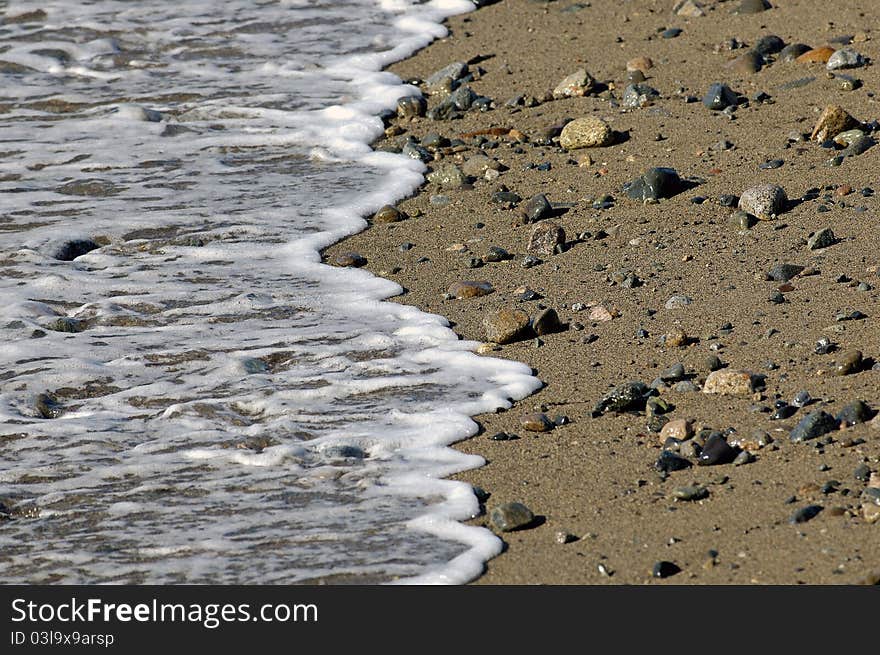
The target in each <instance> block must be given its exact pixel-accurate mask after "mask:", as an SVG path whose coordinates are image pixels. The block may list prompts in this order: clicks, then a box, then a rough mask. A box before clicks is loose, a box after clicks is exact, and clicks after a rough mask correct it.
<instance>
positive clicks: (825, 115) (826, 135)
mask: <svg viewBox="0 0 880 655" xmlns="http://www.w3.org/2000/svg"><path fill="white" fill-rule="evenodd" d="M858 126H859V122H858V121H857V120H856V119H855V118H853V117H852V116H850V114H849V113H848V112H847V111H846V110H845V109H844V108H843V107H841V106H840V105H828V106H827V107H825V109H823V110H822V113H821V114H819V118H818V120H817V121H816V125H815V127H814V128H813V131H812V132H811V133H810V140H811V141H815V142H817V143H822V142H824V141H827V140H828V139H833V138H834V137H835V136H837V135H838V134H840V133H841V132H845V131H847V130H851V129H853V128H856V127H858Z"/></svg>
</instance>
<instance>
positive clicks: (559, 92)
mask: <svg viewBox="0 0 880 655" xmlns="http://www.w3.org/2000/svg"><path fill="white" fill-rule="evenodd" d="M595 87H596V80H595V79H593V76H592V75H590V74H589V73H588V72H587V71H586V70H585V69H583V68H581V69H578V70H577V71H575V72H574V73H572V74H571V75H569V76H568V77H566V78H565V79H564V80H562V81H561V82H560V83H559V84H558V85H557V86H556V88H555V89H553V97H554V98H557V99H558V98H566V97H571V96H575V97H577V96H585V95H589V94H590V92H592V91H593V89H594V88H595Z"/></svg>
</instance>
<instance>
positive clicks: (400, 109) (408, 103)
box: [397, 96, 428, 118]
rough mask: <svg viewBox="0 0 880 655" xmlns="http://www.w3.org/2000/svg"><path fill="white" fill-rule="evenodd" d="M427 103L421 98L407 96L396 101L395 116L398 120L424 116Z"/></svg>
mask: <svg viewBox="0 0 880 655" xmlns="http://www.w3.org/2000/svg"><path fill="white" fill-rule="evenodd" d="M427 109H428V103H427V102H426V101H425V99H424V98H423V97H422V96H407V97H405V98H400V99H399V100H398V101H397V115H398V116H399V117H400V118H414V117H416V116H424V115H425V111H426V110H427Z"/></svg>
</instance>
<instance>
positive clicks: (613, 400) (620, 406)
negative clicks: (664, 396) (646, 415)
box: [593, 382, 649, 418]
mask: <svg viewBox="0 0 880 655" xmlns="http://www.w3.org/2000/svg"><path fill="white" fill-rule="evenodd" d="M648 393H649V389H648V387H647V386H646V385H645V384H644V383H643V382H627V383H625V384H621V385H619V386H617V387H615V388H614V389H612V390H611V391H610V392H609V393H607V394H606V395H605V396H604V397H603V398H602V399H601V400H600V401H599V402H598V403H596V406H595V407H594V408H593V417H594V418H595V417H597V416H601V415H602V414H604V413H605V412H628V411H640V410H642V409H644V407H645V401H646V400H647V397H648Z"/></svg>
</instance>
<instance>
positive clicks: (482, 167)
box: [461, 155, 500, 177]
mask: <svg viewBox="0 0 880 655" xmlns="http://www.w3.org/2000/svg"><path fill="white" fill-rule="evenodd" d="M499 168H500V165H499V163H498V162H497V161H495V160H494V159H490V158H489V157H487V156H486V155H473V156H472V157H468V159H467V161H465V163H464V164H462V166H461V170H462V172H464V174H465V175H468V176H470V177H485V176H486V172H487V171H494V170H498V169H499Z"/></svg>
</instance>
